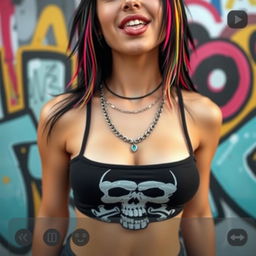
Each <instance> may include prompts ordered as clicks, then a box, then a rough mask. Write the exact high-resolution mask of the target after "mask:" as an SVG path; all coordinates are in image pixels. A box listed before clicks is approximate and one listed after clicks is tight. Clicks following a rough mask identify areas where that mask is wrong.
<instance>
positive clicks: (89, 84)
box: [75, 10, 97, 107]
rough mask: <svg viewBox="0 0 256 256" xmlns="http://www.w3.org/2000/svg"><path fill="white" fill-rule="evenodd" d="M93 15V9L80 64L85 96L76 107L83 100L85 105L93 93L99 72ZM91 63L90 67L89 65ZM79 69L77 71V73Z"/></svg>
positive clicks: (89, 18) (89, 17)
mask: <svg viewBox="0 0 256 256" xmlns="http://www.w3.org/2000/svg"><path fill="white" fill-rule="evenodd" d="M91 20H92V15H91V10H90V13H89V15H88V20H87V24H86V28H85V33H84V48H83V60H82V63H80V64H79V65H78V69H80V68H83V71H84V83H85V84H84V85H85V93H84V95H83V97H82V98H81V99H80V100H79V101H78V102H77V103H76V105H75V107H76V106H77V105H79V104H80V103H81V102H82V104H81V106H84V105H85V104H86V103H87V102H88V101H89V100H90V98H91V96H92V95H93V91H94V87H95V81H96V74H97V62H96V54H95V49H94V45H93V39H92V21H91ZM88 65H89V67H88ZM90 67H91V69H92V70H91V72H89V68H90ZM88 73H91V74H90V75H91V76H90V80H89V79H88V78H89V76H87V75H88ZM77 74H78V71H77V72H76V75H77Z"/></svg>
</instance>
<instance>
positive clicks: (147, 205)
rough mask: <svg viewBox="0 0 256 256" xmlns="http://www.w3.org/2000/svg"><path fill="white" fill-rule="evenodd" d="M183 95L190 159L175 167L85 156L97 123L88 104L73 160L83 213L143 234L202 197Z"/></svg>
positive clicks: (72, 175) (72, 170) (73, 175)
mask: <svg viewBox="0 0 256 256" xmlns="http://www.w3.org/2000/svg"><path fill="white" fill-rule="evenodd" d="M177 92H178V100H179V107H180V110H181V111H180V113H181V120H182V126H183V130H184V134H185V138H186V141H187V145H188V148H189V153H190V155H189V156H188V157H187V158H185V159H183V160H179V161H175V162H171V163H160V164H150V165H121V164H108V163H101V162H96V161H93V160H90V159H88V158H86V157H85V156H83V155H84V150H85V146H86V142H87V138H88V134H89V127H90V120H91V103H90V102H89V103H88V105H87V117H86V128H85V132H84V138H83V142H82V146H81V150H80V153H79V155H78V156H76V157H75V158H73V159H72V160H71V161H70V184H71V188H72V189H73V195H74V204H75V206H76V208H77V209H78V210H79V211H81V212H82V213H84V214H85V215H87V216H89V217H92V218H95V219H97V220H100V221H104V222H112V223H120V224H121V225H122V227H123V228H125V229H130V230H139V229H144V228H146V227H147V226H148V224H149V223H150V222H156V221H162V220H166V219H169V218H172V217H174V216H176V215H177V214H179V213H180V212H181V211H182V210H183V206H184V204H185V203H186V202H188V201H189V200H190V199H192V197H193V196H194V194H195V193H196V191H197V189H198V186H199V180H200V177H199V173H198V170H197V167H196V164H195V157H194V153H193V149H192V145H191V141H190V139H189V135H188V131H187V126H186V120H185V111H184V104H183V99H182V94H181V92H180V90H179V89H178V90H177Z"/></svg>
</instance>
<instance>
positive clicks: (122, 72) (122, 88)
mask: <svg viewBox="0 0 256 256" xmlns="http://www.w3.org/2000/svg"><path fill="white" fill-rule="evenodd" d="M112 56H113V65H112V76H111V78H110V79H109V80H107V81H106V82H107V85H108V87H109V88H110V89H111V90H113V91H114V92H115V93H117V94H119V95H122V96H125V97H139V96H142V95H145V94H147V93H149V92H150V91H152V90H154V89H155V88H156V87H157V86H158V85H159V84H160V83H161V81H162V75H161V72H160V69H159V63H158V49H155V50H152V51H151V52H148V53H145V54H142V55H139V56H138V55H123V54H120V53H118V52H114V51H112ZM159 91H160V90H159Z"/></svg>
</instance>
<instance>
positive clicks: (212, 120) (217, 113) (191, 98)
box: [182, 90, 222, 128]
mask: <svg viewBox="0 0 256 256" xmlns="http://www.w3.org/2000/svg"><path fill="white" fill-rule="evenodd" d="M182 95H183V98H184V104H185V105H186V107H187V108H188V109H189V110H190V112H191V114H193V117H194V119H195V120H196V121H197V123H198V124H199V125H200V126H203V127H204V128H205V127H212V128H214V127H216V126H217V127H219V126H220V125H221V124H222V112H221V109H220V107H219V106H218V105H217V104H216V103H215V102H213V101H212V100H211V99H210V98H208V97H206V96H204V95H202V94H200V93H197V92H192V91H185V90H182Z"/></svg>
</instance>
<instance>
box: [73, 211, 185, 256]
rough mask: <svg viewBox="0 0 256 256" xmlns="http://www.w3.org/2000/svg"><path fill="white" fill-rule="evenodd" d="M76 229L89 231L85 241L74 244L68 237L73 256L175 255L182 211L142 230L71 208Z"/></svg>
mask: <svg viewBox="0 0 256 256" xmlns="http://www.w3.org/2000/svg"><path fill="white" fill-rule="evenodd" d="M75 213H76V216H77V223H76V229H80V228H81V229H85V230H86V231H87V232H88V233H89V241H88V243H87V244H86V245H83V246H78V245H76V244H75V243H74V242H73V241H72V239H70V246H71V249H72V251H73V252H74V253H75V254H76V255H77V256H87V255H89V256H144V255H145V256H159V255H161V256H177V255H178V253H179V251H180V243H179V226H180V220H181V215H182V212H181V213H179V214H178V215H177V216H175V217H173V218H171V219H168V220H164V221H159V222H151V223H149V224H148V226H147V228H145V229H142V230H128V229H125V228H123V227H122V226H121V224H119V223H107V222H103V221H99V220H97V219H94V218H91V217H88V216H86V215H84V214H83V213H81V212H80V211H79V210H78V209H77V208H75Z"/></svg>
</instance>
